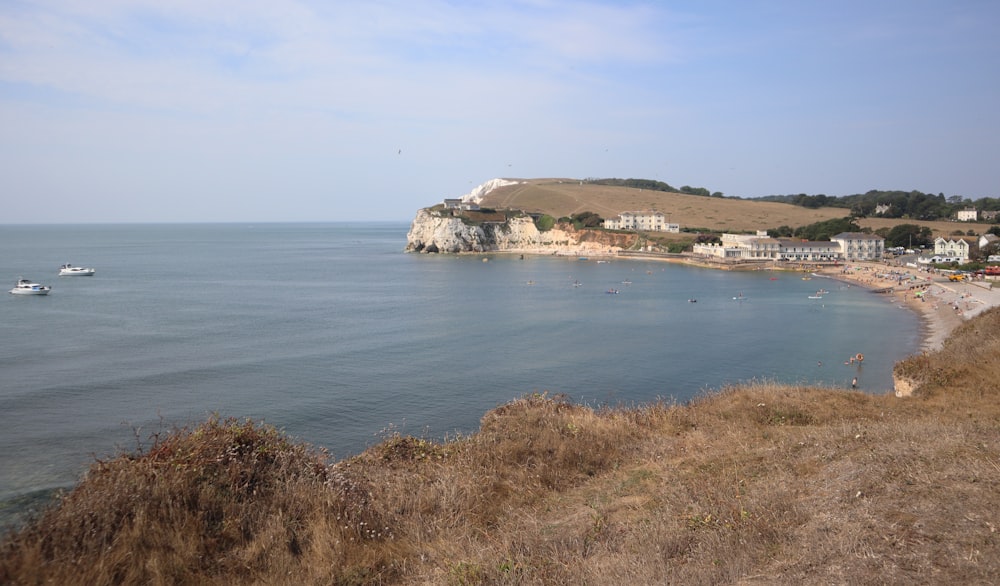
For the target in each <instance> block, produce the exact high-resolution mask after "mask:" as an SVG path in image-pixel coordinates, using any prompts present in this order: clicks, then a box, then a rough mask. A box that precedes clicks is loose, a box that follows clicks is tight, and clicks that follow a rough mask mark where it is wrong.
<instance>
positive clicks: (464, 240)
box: [406, 209, 626, 255]
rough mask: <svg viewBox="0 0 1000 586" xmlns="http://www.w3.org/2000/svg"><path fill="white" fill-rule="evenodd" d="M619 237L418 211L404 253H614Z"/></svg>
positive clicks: (519, 221)
mask: <svg viewBox="0 0 1000 586" xmlns="http://www.w3.org/2000/svg"><path fill="white" fill-rule="evenodd" d="M619 240H620V238H610V239H605V238H597V237H595V235H594V233H592V232H589V231H579V232H578V231H575V230H572V228H569V227H567V229H560V228H554V229H552V230H548V231H546V232H539V231H538V228H536V227H535V223H534V222H533V221H532V219H531V218H530V217H529V216H523V217H516V218H509V219H507V220H506V221H503V222H483V223H480V224H477V225H468V224H466V223H464V222H462V220H461V218H456V217H453V216H451V215H450V214H447V213H440V212H437V211H433V210H429V209H422V210H420V211H418V212H417V216H416V217H415V218H414V219H413V223H412V224H411V225H410V231H409V233H407V235H406V251H407V252H445V253H461V252H522V253H533V254H567V255H572V254H593V255H598V254H615V253H616V252H617V251H618V250H619V249H621V248H622V247H623V246H625V245H626V243H624V242H620V241H619Z"/></svg>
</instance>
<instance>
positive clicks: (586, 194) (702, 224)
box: [483, 179, 991, 237]
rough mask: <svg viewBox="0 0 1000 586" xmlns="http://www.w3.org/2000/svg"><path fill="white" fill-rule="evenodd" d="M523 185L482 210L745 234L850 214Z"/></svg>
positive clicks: (887, 224) (870, 224)
mask: <svg viewBox="0 0 1000 586" xmlns="http://www.w3.org/2000/svg"><path fill="white" fill-rule="evenodd" d="M518 181H520V182H521V183H519V184H517V185H510V186H506V187H502V188H499V189H496V190H494V191H492V192H490V193H489V194H488V195H487V196H486V198H485V199H484V201H483V206H485V207H495V208H514V209H523V210H526V211H529V212H542V213H546V214H549V215H550V216H553V217H555V218H560V217H564V216H570V215H572V214H575V213H579V212H585V211H590V212H594V213H596V214H598V215H600V216H602V217H605V218H607V217H612V216H615V215H617V214H620V213H621V212H624V211H636V210H657V211H661V212H663V213H665V214H668V215H669V218H670V221H672V222H677V223H679V224H680V225H681V227H696V228H708V229H710V230H715V231H730V232H744V231H750V230H765V229H769V228H777V227H779V226H791V227H793V228H794V227H798V226H806V225H809V224H813V223H815V222H822V221H825V220H830V219H834V218H844V217H847V216H848V215H849V214H850V211H849V210H847V209H845V208H820V209H809V208H804V207H800V206H794V205H791V204H784V203H776V202H766V201H755V200H752V199H745V200H741V199H724V198H714V197H701V196H695V195H686V194H682V193H665V192H660V191H649V190H639V189H633V188H630V187H612V186H606V185H592V184H586V183H584V184H581V183H580V181H579V180H577V179H519V180H518ZM858 224H859V225H860V226H861V227H862V228H871V229H872V230H877V229H879V228H889V229H891V228H892V227H894V226H897V225H899V224H916V225H918V226H926V227H928V228H930V229H931V232H932V233H933V235H934V237H937V236H944V237H948V236H950V235H951V234H952V232H954V231H956V230H962V231H963V232H967V231H968V230H975V232H976V233H977V234H983V233H985V232H986V231H987V230H988V229H989V228H990V226H991V224H982V223H969V222H950V221H935V222H924V221H919V220H910V219H906V218H900V219H889V218H861V219H860V220H859V221H858Z"/></svg>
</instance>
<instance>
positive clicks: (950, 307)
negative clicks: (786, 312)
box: [816, 262, 1000, 351]
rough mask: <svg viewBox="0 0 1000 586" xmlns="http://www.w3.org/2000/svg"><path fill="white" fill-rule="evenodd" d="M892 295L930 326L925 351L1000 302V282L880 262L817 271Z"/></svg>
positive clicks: (924, 344) (858, 263) (931, 348)
mask: <svg viewBox="0 0 1000 586" xmlns="http://www.w3.org/2000/svg"><path fill="white" fill-rule="evenodd" d="M816 272H817V273H818V274H823V275H827V276H829V277H833V278H836V279H840V280H843V281H847V282H850V283H856V284H858V285H861V286H863V287H866V288H869V289H873V290H875V291H879V292H880V294H884V295H888V296H891V297H892V298H893V299H894V300H896V301H898V302H899V303H903V304H906V305H907V306H909V307H911V308H912V309H914V310H915V311H916V312H917V313H918V314H919V315H920V317H921V320H922V321H923V323H924V326H925V328H926V334H925V336H924V343H923V350H925V351H933V350H938V349H940V348H941V346H942V345H943V344H944V341H945V340H946V339H947V338H948V336H949V335H950V334H951V332H952V331H954V329H955V328H956V327H958V326H959V324H961V323H962V322H963V321H965V320H967V319H970V318H972V317H974V316H976V315H978V314H979V313H981V312H983V311H985V310H987V309H989V308H991V307H995V306H998V305H1000V282H997V281H959V282H953V281H949V280H948V278H947V277H946V276H944V275H940V274H933V273H929V272H926V271H921V270H919V269H913V268H909V267H892V266H888V265H886V264H884V263H877V262H855V263H848V264H846V265H840V266H836V267H826V268H823V269H821V270H818V271H816Z"/></svg>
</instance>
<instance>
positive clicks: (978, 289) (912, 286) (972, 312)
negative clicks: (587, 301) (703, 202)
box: [475, 242, 1000, 352]
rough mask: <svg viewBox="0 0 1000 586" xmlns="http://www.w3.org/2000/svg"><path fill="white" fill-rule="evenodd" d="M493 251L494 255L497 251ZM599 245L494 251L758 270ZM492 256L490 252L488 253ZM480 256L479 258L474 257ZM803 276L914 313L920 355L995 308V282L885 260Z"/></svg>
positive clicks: (999, 289) (998, 289)
mask: <svg viewBox="0 0 1000 586" xmlns="http://www.w3.org/2000/svg"><path fill="white" fill-rule="evenodd" d="M498 252H499V251H498ZM620 252H621V251H620V250H617V249H613V248H612V249H609V248H608V247H607V246H604V245H601V244H599V243H593V242H590V243H585V244H584V245H581V246H576V247H570V248H566V247H558V248H555V249H554V248H551V247H534V248H523V249H516V250H507V251H502V252H499V253H500V254H520V255H522V256H523V255H526V254H528V255H555V256H579V257H581V258H582V257H589V258H599V259H616V260H630V261H631V260H647V261H648V260H652V261H662V262H670V263H677V264H685V265H692V266H700V267H704V268H713V269H719V270H760V265H757V266H756V267H754V268H751V267H750V266H738V265H736V266H734V265H731V264H726V263H712V262H701V261H699V260H698V259H695V258H692V257H691V256H687V255H677V256H671V257H667V256H661V255H648V256H646V255H641V256H640V255H636V256H634V257H630V256H625V255H622V254H620ZM494 253H495V252H494ZM475 254H483V253H475ZM766 270H775V271H783V272H789V271H793V272H802V271H803V269H802V268H794V269H793V268H791V267H781V266H770V267H768V268H767V269H766ZM807 272H812V273H815V274H817V275H823V276H825V277H829V278H833V279H836V280H839V281H842V282H846V283H848V284H853V285H857V286H860V287H864V288H866V289H869V290H871V291H872V293H873V294H876V295H886V296H888V297H889V299H887V300H886V301H887V304H888V305H892V306H902V307H905V308H908V309H910V310H912V311H913V312H914V313H916V315H917V318H918V319H919V321H920V324H921V331H922V335H921V339H922V342H921V345H920V351H921V352H933V351H935V350H939V349H940V348H941V347H942V346H943V345H944V342H945V340H947V339H948V336H950V335H951V333H952V332H953V331H954V330H955V328H957V327H958V326H959V325H961V324H962V322H964V321H966V320H968V319H971V318H972V317H975V316H976V315H978V314H979V313H981V312H983V311H985V310H987V309H989V308H991V307H995V306H998V305H1000V283H997V282H996V281H959V282H952V281H949V280H948V277H947V276H946V275H942V274H939V273H937V272H936V271H934V272H932V271H928V270H926V269H920V268H913V267H905V266H894V265H891V264H888V263H887V262H886V261H856V262H849V263H843V264H836V265H827V266H822V267H816V268H814V269H812V270H809V271H807Z"/></svg>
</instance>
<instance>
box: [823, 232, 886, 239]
mask: <svg viewBox="0 0 1000 586" xmlns="http://www.w3.org/2000/svg"><path fill="white" fill-rule="evenodd" d="M833 238H836V239H837V240H885V238H882V237H881V236H879V235H878V234H865V233H864V232H841V233H840V234H837V235H836V236H833Z"/></svg>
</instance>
